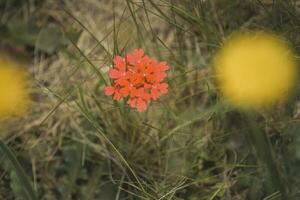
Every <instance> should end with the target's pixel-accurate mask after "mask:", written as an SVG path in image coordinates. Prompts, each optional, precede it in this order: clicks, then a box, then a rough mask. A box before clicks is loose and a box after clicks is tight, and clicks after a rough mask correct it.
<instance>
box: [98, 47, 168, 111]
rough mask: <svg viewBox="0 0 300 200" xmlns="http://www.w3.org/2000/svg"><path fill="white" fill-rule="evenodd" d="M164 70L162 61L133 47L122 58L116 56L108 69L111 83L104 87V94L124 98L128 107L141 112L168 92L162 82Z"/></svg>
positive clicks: (114, 97) (164, 65) (118, 98)
mask: <svg viewBox="0 0 300 200" xmlns="http://www.w3.org/2000/svg"><path fill="white" fill-rule="evenodd" d="M168 69H169V66H168V64H167V63H166V62H158V61H157V60H155V59H154V58H150V57H149V56H147V55H145V54H144V52H143V50H142V49H135V50H134V52H133V53H128V54H127V55H126V56H125V58H122V57H121V56H118V55H117V56H116V57H115V58H114V66H113V68H112V69H110V70H109V77H110V78H111V79H112V85H110V86H107V87H105V88H104V93H105V95H107V96H111V95H113V99H114V100H116V101H119V100H121V99H122V98H126V99H127V103H128V104H129V105H130V106H131V107H133V108H136V109H137V110H138V111H139V112H141V111H144V110H146V109H147V106H148V105H149V103H150V102H151V101H152V100H157V99H158V98H159V97H160V96H161V95H162V94H164V93H167V92H168V84H167V83H164V82H163V81H164V79H165V77H166V71H167V70H168Z"/></svg>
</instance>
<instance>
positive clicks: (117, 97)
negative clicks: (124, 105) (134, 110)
mask: <svg viewBox="0 0 300 200" xmlns="http://www.w3.org/2000/svg"><path fill="white" fill-rule="evenodd" d="M121 98H122V95H121V94H120V92H118V91H115V95H114V100H116V101H120V99H121Z"/></svg>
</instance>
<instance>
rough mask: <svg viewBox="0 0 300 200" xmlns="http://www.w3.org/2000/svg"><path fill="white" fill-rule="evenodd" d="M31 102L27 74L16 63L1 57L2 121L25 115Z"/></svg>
mask: <svg viewBox="0 0 300 200" xmlns="http://www.w3.org/2000/svg"><path fill="white" fill-rule="evenodd" d="M29 100H30V98H29V82H28V75H27V73H26V72H25V71H24V70H22V69H21V68H19V66H18V64H16V63H15V62H13V61H11V60H9V59H7V58H6V57H5V58H3V57H0V120H3V119H6V118H10V117H13V116H19V115H21V114H23V113H24V112H25V111H26V108H27V106H28V103H29Z"/></svg>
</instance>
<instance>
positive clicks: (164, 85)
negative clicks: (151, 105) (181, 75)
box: [158, 83, 169, 93]
mask: <svg viewBox="0 0 300 200" xmlns="http://www.w3.org/2000/svg"><path fill="white" fill-rule="evenodd" d="M168 88H169V85H168V84H167V83H161V84H159V85H158V89H159V91H160V92H161V93H167V92H168Z"/></svg>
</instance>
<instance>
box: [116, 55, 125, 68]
mask: <svg viewBox="0 0 300 200" xmlns="http://www.w3.org/2000/svg"><path fill="white" fill-rule="evenodd" d="M114 64H115V67H116V68H117V69H119V70H121V71H125V61H124V60H123V58H122V57H121V56H118V55H117V56H116V57H115V58H114Z"/></svg>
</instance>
